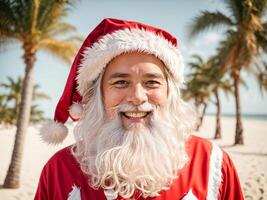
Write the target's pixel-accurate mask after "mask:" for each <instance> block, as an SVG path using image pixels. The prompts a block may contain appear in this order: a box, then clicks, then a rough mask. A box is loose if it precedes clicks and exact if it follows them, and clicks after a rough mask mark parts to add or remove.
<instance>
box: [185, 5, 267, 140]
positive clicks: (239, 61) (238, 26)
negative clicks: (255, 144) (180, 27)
mask: <svg viewBox="0 0 267 200" xmlns="http://www.w3.org/2000/svg"><path fill="white" fill-rule="evenodd" d="M224 3H225V5H226V7H227V9H228V13H229V15H226V14H224V13H222V12H219V11H216V12H210V11H202V12H201V13H200V14H199V15H198V16H197V17H196V18H195V19H194V20H193V22H192V24H191V25H190V31H189V33H190V34H189V37H195V36H196V35H198V34H199V33H201V32H203V31H207V30H210V29H211V28H215V27H225V28H226V31H225V34H224V35H225V38H224V40H223V45H222V46H221V47H222V48H220V52H219V54H218V55H220V59H222V61H223V62H224V64H223V66H222V68H226V67H229V68H230V69H231V76H232V78H233V80H234V94H235V104H236V131H235V132H236V135H235V142H234V144H244V138H243V125H242V120H241V108H240V95H239V83H240V72H241V71H242V69H243V68H248V67H251V66H253V65H252V63H253V59H254V57H255V56H257V55H259V53H260V52H261V51H260V50H261V49H262V50H264V51H267V37H266V30H267V22H266V21H264V20H266V18H264V16H265V14H266V10H267V6H266V4H267V0H224Z"/></svg>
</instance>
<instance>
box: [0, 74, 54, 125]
mask: <svg viewBox="0 0 267 200" xmlns="http://www.w3.org/2000/svg"><path fill="white" fill-rule="evenodd" d="M7 80H8V81H7V82H6V83H1V84H0V87H2V88H3V89H4V90H5V91H6V92H4V94H1V96H3V97H5V98H4V99H3V101H2V104H0V110H1V113H3V114H1V117H0V123H4V124H10V125H15V124H16V120H17V115H18V112H19V109H18V108H19V105H20V102H21V90H22V86H23V80H22V78H21V77H18V78H17V80H14V79H13V78H11V77H9V76H8V77H7ZM39 88H40V86H39V85H38V84H34V86H33V96H32V101H33V102H34V101H36V100H41V99H47V100H48V99H50V97H49V96H47V95H46V94H45V93H42V92H39ZM43 115H44V113H43V111H41V110H40V109H39V108H38V106H37V105H31V114H30V122H31V123H37V122H40V121H42V120H44V119H45V118H44V116H43Z"/></svg>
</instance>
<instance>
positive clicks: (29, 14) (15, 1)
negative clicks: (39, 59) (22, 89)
mask: <svg viewBox="0 0 267 200" xmlns="http://www.w3.org/2000/svg"><path fill="white" fill-rule="evenodd" d="M70 8H71V3H70V1H64V0H32V1H26V0H1V1H0V10H1V12H0V47H1V46H6V44H7V43H10V42H13V41H14V40H18V41H20V42H21V43H22V44H23V45H22V47H23V49H24V52H25V55H24V57H27V56H32V54H34V53H35V52H36V51H37V50H39V49H40V50H45V51H47V52H49V53H52V55H55V56H57V57H58V58H60V59H62V60H63V61H65V62H67V63H71V62H72V60H73V57H74V55H75V53H76V52H77V50H78V48H79V46H80V43H81V42H82V38H81V37H80V36H79V35H74V33H75V31H76V28H75V27H73V26H72V25H70V24H67V23H65V22H63V18H64V17H65V16H66V15H67V11H68V10H69V9H70ZM28 59H29V58H28Z"/></svg>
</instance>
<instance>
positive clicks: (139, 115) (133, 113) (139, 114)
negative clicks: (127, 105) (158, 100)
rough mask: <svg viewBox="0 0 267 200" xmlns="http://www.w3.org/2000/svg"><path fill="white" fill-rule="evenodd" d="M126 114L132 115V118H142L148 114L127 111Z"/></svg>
mask: <svg viewBox="0 0 267 200" xmlns="http://www.w3.org/2000/svg"><path fill="white" fill-rule="evenodd" d="M125 115H126V116H127V117H131V118H142V117H145V116H146V115H147V113H146V112H138V113H137V112H125Z"/></svg>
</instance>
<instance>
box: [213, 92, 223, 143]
mask: <svg viewBox="0 0 267 200" xmlns="http://www.w3.org/2000/svg"><path fill="white" fill-rule="evenodd" d="M214 94H215V98H216V108H217V111H216V128H215V134H214V139H220V138H222V134H221V103H220V98H219V94H218V88H215V91H214Z"/></svg>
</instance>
